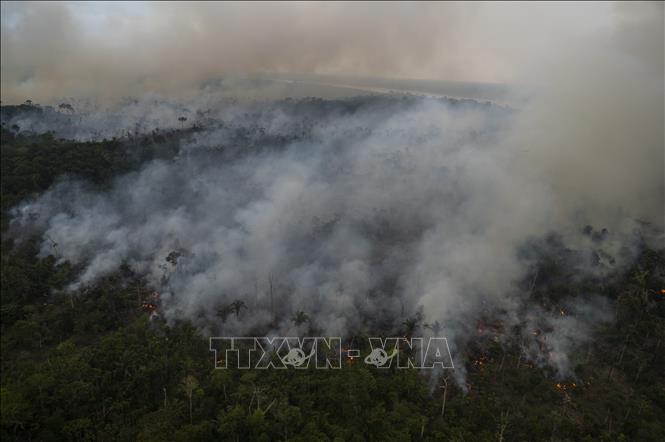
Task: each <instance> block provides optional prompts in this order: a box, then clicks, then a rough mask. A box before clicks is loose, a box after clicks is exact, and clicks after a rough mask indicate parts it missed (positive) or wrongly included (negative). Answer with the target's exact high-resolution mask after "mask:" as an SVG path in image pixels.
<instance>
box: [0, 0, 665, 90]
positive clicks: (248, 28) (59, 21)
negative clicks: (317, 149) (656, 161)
mask: <svg viewBox="0 0 665 442" xmlns="http://www.w3.org/2000/svg"><path fill="white" fill-rule="evenodd" d="M622 9H626V7H625V5H620V4H611V3H600V2H591V3H580V2H577V3H572V2H571V3H561V4H560V3H527V4H525V3H510V2H508V3H500V4H496V3H482V2H480V3H476V2H469V3H454V2H450V3H433V2H423V3H399V2H389V3H383V2H367V3H363V2H354V3H344V2H339V3H334V2H326V3H305V2H285V3H280V2H263V3H262V2H247V3H242V2H224V3H214V2H187V3H181V2H146V3H141V2H5V1H3V2H2V19H1V24H2V55H1V65H2V67H1V70H2V99H3V100H6V101H10V102H16V101H23V100H25V99H26V98H27V97H30V98H32V99H33V100H42V101H45V100H49V99H55V98H56V97H61V96H69V95H91V94H94V95H131V94H136V93H138V92H147V91H155V92H160V93H169V94H175V93H177V92H181V91H182V90H183V89H185V88H187V87H190V86H192V85H194V84H197V83H200V82H201V81H205V80H206V79H209V78H211V77H215V76H222V75H230V74H233V75H246V74H255V73H266V72H280V73H315V74H336V75H350V76H353V75H362V76H375V77H384V78H385V77H387V78H414V79H435V80H460V81H477V82H499V83H522V82H524V81H530V82H536V83H537V82H538V81H540V79H539V78H538V77H539V74H534V71H538V69H540V68H541V67H542V66H543V64H545V65H546V64H547V60H548V59H550V57H553V56H556V54H557V53H559V52H562V51H563V50H566V49H567V48H569V47H574V46H575V45H577V44H578V42H579V41H583V40H585V39H588V38H590V37H589V36H592V35H593V34H594V33H597V32H604V31H607V30H610V31H611V30H612V29H613V28H615V27H616V26H617V23H618V21H617V20H618V18H619V19H622V17H624V16H625V15H626V14H625V11H622ZM632 10H634V11H637V13H636V14H637V15H638V16H640V15H646V16H653V15H654V12H655V15H656V17H658V16H660V17H661V18H662V5H658V4H652V5H645V4H642V5H638V6H633V7H632ZM631 14H633V12H631ZM629 15H630V14H629ZM661 28H662V20H661Z"/></svg>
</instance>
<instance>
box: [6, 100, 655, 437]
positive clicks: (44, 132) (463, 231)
mask: <svg viewBox="0 0 665 442" xmlns="http://www.w3.org/2000/svg"><path fill="white" fill-rule="evenodd" d="M122 106H124V107H122ZM70 107H71V109H70V108H68V107H66V106H62V107H58V106H54V107H47V106H39V105H37V104H35V103H26V104H24V105H21V106H2V133H1V148H2V188H1V190H2V195H1V196H2V434H3V437H6V438H8V439H9V440H160V441H162V440H188V441H189V440H238V441H240V440H302V441H309V440H331V441H333V440H336V441H340V440H349V441H353V440H376V441H383V440H654V441H656V440H662V439H663V438H665V427H664V426H663V425H662V423H661V421H662V419H661V416H662V415H663V412H664V411H665V382H664V380H663V376H662V375H663V371H662V367H663V366H665V359H664V357H665V356H664V355H665V352H664V351H663V349H664V347H665V342H663V341H664V338H665V321H664V319H665V293H663V289H665V252H664V250H663V248H662V242H661V241H662V231H661V230H660V227H659V226H658V225H654V224H652V223H649V222H646V221H640V220H636V219H630V218H628V217H627V218H626V219H624V220H623V221H622V222H621V223H610V221H609V220H608V224H607V225H597V224H594V225H591V224H587V223H586V222H584V221H585V220H584V218H583V217H581V218H580V219H579V220H578V219H575V220H573V221H572V222H570V223H569V224H567V225H566V228H563V229H557V228H558V227H562V224H554V223H553V224H545V226H546V227H547V228H546V229H542V230H541V229H535V230H527V231H526V232H525V231H520V235H519V236H511V234H510V232H511V230H510V229H507V227H503V226H502V220H501V219H497V218H496V217H497V216H499V215H498V213H499V212H497V210H505V209H506V208H509V209H511V210H513V211H516V212H514V213H513V214H517V215H519V214H521V213H527V211H525V212H519V210H521V209H520V207H519V206H517V205H513V203H512V202H511V201H513V199H511V198H508V197H507V196H505V195H504V194H503V193H502V192H501V191H502V190H504V189H505V186H506V184H505V183H508V188H509V189H512V186H524V185H525V184H530V185H532V187H535V186H534V181H530V180H531V176H529V175H528V174H523V173H522V172H520V171H519V170H520V169H518V168H511V167H509V166H508V167H509V169H508V172H509V173H511V174H514V176H512V177H510V179H508V177H506V176H505V175H503V174H500V173H499V171H498V170H497V168H494V167H492V165H491V164H489V165H488V164H487V162H488V161H489V162H492V161H494V162H496V163H497V164H500V165H501V167H507V166H506V165H507V164H512V163H511V161H514V162H515V163H516V164H517V165H520V159H519V158H520V157H519V155H518V156H515V152H508V153H506V152H505V151H504V150H502V149H503V147H504V145H503V144H502V142H501V140H502V137H504V135H505V133H506V131H507V130H509V128H510V127H511V125H512V118H513V114H514V112H513V111H512V110H510V109H508V108H505V107H501V106H497V105H494V104H490V103H478V102H475V101H472V100H450V99H433V98H421V97H416V96H404V95H387V96H359V97H354V98H346V99H339V100H323V99H297V100H293V99H289V100H279V101H270V102H256V103H238V102H235V101H224V102H223V104H221V105H219V106H218V107H213V108H211V109H207V108H205V107H201V108H198V109H197V108H194V107H190V108H177V109H174V108H173V106H172V104H171V103H161V102H151V103H147V102H145V101H138V102H133V101H128V102H126V103H123V104H122V105H121V107H120V108H119V109H118V110H117V111H116V112H114V111H111V110H109V111H104V112H101V111H100V112H99V113H94V112H91V113H83V112H82V111H79V110H78V109H77V108H76V106H73V105H72V106H70ZM128 109H134V113H129V115H131V118H123V115H128V113H127V112H124V111H126V110H128ZM155 109H160V111H159V112H155ZM142 112H143V113H144V114H145V115H146V116H147V117H146V118H140V117H139V116H140V115H142ZM433 116H434V117H433ZM185 117H186V119H181V118H185ZM443 135H445V137H444V136H443ZM441 139H445V140H447V141H446V142H445V144H443V145H442V144H441V142H440V140H441ZM432 140H436V141H435V142H434V141H432ZM474 187H478V189H474ZM294 189H295V190H294ZM476 190H477V191H476ZM487 194H490V195H491V196H493V197H494V198H495V201H499V202H501V203H503V204H500V205H498V206H491V201H488V200H482V201H481V202H482V205H481V206H476V205H475V202H476V201H477V200H478V198H479V195H487ZM354 195H358V197H357V198H355V197H354ZM523 195H525V196H524V198H526V199H522V201H529V202H530V203H531V204H537V203H538V202H539V201H542V199H543V198H544V197H546V196H547V195H548V194H547V192H545V190H543V189H541V188H532V189H529V191H528V192H526V191H525V192H523ZM502 198H505V199H502ZM532 207H533V206H532ZM532 207H530V208H529V210H531V208H532ZM153 214H154V216H151V215H153ZM442 219H447V220H450V222H449V223H448V224H447V223H445V222H443V221H441V220H442ZM263 220H272V221H271V222H268V223H267V225H265V226H264V225H262V222H263ZM278 220H281V221H279V222H278ZM530 221H534V220H530ZM535 221H540V219H537V220H535ZM610 224H611V225H610ZM497 225H498V226H499V227H500V228H499V229H498V231H495V230H494V229H495V228H497ZM86 226H87V227H86ZM146 226H150V227H151V228H152V230H151V231H152V232H157V233H153V235H154V238H153V239H151V240H150V241H146V240H145V238H147V237H148V236H149V235H148V231H147V230H144V229H145V227H146ZM523 226H529V224H528V223H524V224H523V223H519V227H523ZM539 226H540V224H539ZM451 229H453V230H451ZM112 232H116V234H115V236H109V235H111V233H112ZM451 232H454V233H455V234H456V235H457V236H455V237H454V238H453V239H458V238H466V237H470V236H471V235H477V236H478V237H479V238H481V241H480V242H479V243H474V242H470V241H467V242H464V243H462V244H456V243H455V242H454V241H452V242H446V241H447V238H446V236H447V235H449V234H450V233H451ZM118 235H119V236H118ZM497 235H498V236H500V237H501V238H502V239H501V240H500V241H498V240H497V239H496V238H497ZM109 238H110V239H109ZM125 241H127V242H128V243H129V244H131V245H132V247H129V246H126V245H122V244H124V242H125ZM493 241H498V242H496V244H499V245H500V247H499V249H498V252H499V253H498V254H496V253H497V250H492V249H487V248H484V247H482V245H483V244H487V243H490V244H494V242H493ZM441 244H444V245H445V247H441ZM121 245H122V246H121ZM209 247H210V248H209ZM474 247H475V248H477V249H474ZM211 249H214V250H211ZM450 249H452V250H453V251H454V253H449V252H448V250H450ZM469 249H470V250H476V252H475V253H478V254H489V258H488V259H484V258H483V257H482V256H480V257H478V256H477V255H474V254H472V256H470V257H467V256H464V255H460V254H461V252H462V251H464V250H469ZM275 250H277V251H278V252H279V253H277V254H276V255H275V256H274V257H273V256H271V255H270V254H271V253H273V252H274V251H275ZM490 258H491V259H490ZM438 262H443V263H445V264H446V265H445V266H444V267H443V268H442V267H439V266H436V265H435V264H436V263H438ZM91 263H92V264H91ZM211 263H212V264H211ZM349 263H353V265H351V264H349ZM229 266H231V267H230V270H232V272H231V273H227V272H228V270H227V269H228V268H229ZM431 266H434V267H431ZM456 266H459V267H456ZM450 269H454V270H455V272H454V273H449V272H450V271H451V270H450ZM200 275H208V276H210V275H220V276H219V279H217V280H215V281H214V283H212V284H209V285H206V284H202V283H201V282H200V277H201V276H200ZM407 276H410V278H407ZM444 283H445V284H446V285H441V284H444ZM428 287H429V288H428ZM428 290H434V291H436V290H438V291H440V292H444V293H452V294H453V295H454V296H453V297H452V298H445V299H444V298H440V297H439V298H435V299H430V298H428V296H427V295H424V296H419V294H423V293H425V294H426V293H428ZM155 291H157V292H159V293H160V294H161V296H160V299H159V300H158V301H155V300H154V299H155V298H154V295H153V293H154V292H155ZM437 293H438V292H437ZM309 297H314V298H313V299H310V298H309ZM462 300H464V301H465V303H463V304H461V305H457V304H455V303H456V302H461V301H462ZM342 301H343V302H342ZM442 302H444V303H445V302H447V303H448V304H446V305H445V306H446V308H445V309H441V308H439V307H438V305H439V304H440V303H442ZM155 311H156V312H157V313H158V315H155V314H154V313H155ZM331 312H332V313H331ZM156 317H157V318H158V319H155V318H156ZM435 330H436V332H435ZM277 332H281V333H284V335H289V334H297V335H314V334H316V333H324V334H325V333H340V334H341V335H342V336H344V339H345V342H347V343H348V342H354V343H361V342H364V341H363V339H364V338H366V337H368V336H377V335H378V336H405V335H406V336H419V335H420V336H429V335H432V334H435V333H440V334H443V335H444V336H446V337H448V338H449V340H450V343H451V350H452V352H453V358H454V360H455V364H456V368H455V370H444V371H434V372H432V371H429V372H423V371H419V370H415V369H411V370H399V369H394V368H391V369H389V370H380V369H374V368H372V367H370V366H367V365H366V364H362V363H360V362H359V360H354V359H345V360H344V362H343V364H344V366H343V369H341V370H327V371H326V370H314V369H308V370H285V371H280V370H265V371H262V370H259V371H256V370H250V371H245V370H237V369H235V370H234V369H229V370H215V368H214V361H213V354H212V353H211V352H210V351H209V342H208V338H209V337H210V336H215V335H229V334H230V333H240V334H244V335H248V336H252V335H263V334H266V335H268V334H275V333H277ZM357 345H360V347H361V355H362V357H364V356H366V355H367V354H368V353H369V350H370V349H369V348H367V346H366V345H362V344H357ZM362 357H361V359H362Z"/></svg>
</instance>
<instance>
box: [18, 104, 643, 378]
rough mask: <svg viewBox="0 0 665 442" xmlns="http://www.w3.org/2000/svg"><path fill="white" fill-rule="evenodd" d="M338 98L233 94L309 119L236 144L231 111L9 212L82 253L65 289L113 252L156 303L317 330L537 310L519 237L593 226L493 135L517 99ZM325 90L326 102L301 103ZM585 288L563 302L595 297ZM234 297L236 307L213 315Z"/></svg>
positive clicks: (71, 256)
mask: <svg viewBox="0 0 665 442" xmlns="http://www.w3.org/2000/svg"><path fill="white" fill-rule="evenodd" d="M352 103H353V102H352V101H349V102H346V101H341V102H328V103H326V102H324V101H320V102H316V101H315V102H310V104H309V109H307V108H306V109H303V110H302V111H297V104H296V105H294V104H288V103H287V104H285V103H282V104H281V105H280V104H275V105H272V106H268V105H267V104H266V105H265V106H266V108H265V109H263V111H259V112H258V113H254V114H250V113H247V112H245V111H246V108H242V107H241V108H240V109H239V110H238V113H239V114H241V115H243V117H244V118H245V119H246V127H247V128H248V129H251V128H253V129H252V130H254V131H256V133H255V136H258V135H257V134H260V136H261V137H263V139H277V138H278V137H280V136H288V135H289V134H291V135H293V134H294V133H297V132H298V130H299V128H300V130H303V131H304V132H303V133H304V134H305V135H304V136H300V137H296V139H295V140H294V141H291V142H286V143H282V144H281V145H280V146H270V144H267V145H260V144H259V145H257V146H256V147H248V146H250V145H251V144H252V143H248V142H247V140H245V142H244V144H243V145H241V146H234V143H235V142H234V136H236V135H237V132H238V129H237V127H233V126H230V125H224V124H222V125H221V126H217V127H216V128H214V129H213V128H211V129H209V130H204V131H201V132H197V133H195V134H193V135H191V136H190V137H189V138H188V139H187V140H186V141H183V142H182V145H181V153H180V155H179V156H178V157H177V158H176V159H174V160H172V161H163V160H158V161H153V162H150V163H148V164H147V165H145V166H144V167H143V168H142V169H141V170H140V171H138V172H135V173H131V174H129V175H126V176H122V177H120V178H118V179H117V180H116V181H115V183H114V185H113V187H112V189H111V190H110V191H109V192H105V193H99V192H96V191H93V190H90V189H87V188H86V185H85V184H84V183H80V182H77V181H71V180H66V181H63V182H61V183H59V184H58V185H56V186H55V187H54V188H52V189H51V190H49V191H48V192H47V193H45V194H44V195H42V196H40V197H39V198H38V199H36V200H35V201H31V202H27V203H25V204H23V205H22V206H20V207H19V208H17V210H16V214H17V219H15V223H14V224H15V227H20V226H21V225H23V226H27V225H34V224H37V226H38V227H40V228H41V229H43V230H44V232H45V233H44V238H48V240H45V241H44V243H43V245H42V254H43V255H48V254H56V255H57V257H58V258H59V259H60V260H61V261H69V262H71V263H73V264H77V265H80V266H81V267H82V271H81V273H80V276H79V278H78V279H77V281H76V282H75V283H73V284H72V286H70V287H69V290H73V291H79V290H81V289H83V288H85V287H86V286H88V285H90V284H94V283H95V282H96V281H97V280H98V279H99V278H101V277H103V276H106V275H109V274H111V273H113V272H115V271H117V270H118V269H119V268H120V267H121V265H123V264H125V263H126V264H128V265H129V266H130V267H131V268H132V269H133V270H134V271H135V272H137V273H138V274H142V275H145V276H146V277H147V279H148V280H149V282H150V284H151V285H152V286H153V287H154V288H155V289H156V290H158V291H159V292H160V293H161V294H162V301H163V308H164V311H163V313H164V315H165V316H166V318H167V319H169V320H173V319H177V318H182V317H186V318H191V319H194V320H195V321H196V322H197V323H198V324H199V325H200V326H201V327H204V328H207V329H208V330H211V331H212V330H214V331H216V332H221V333H234V334H242V333H257V332H262V333H266V332H278V333H280V334H282V335H288V334H292V333H298V332H299V331H301V330H299V329H298V327H297V326H296V325H294V323H293V322H292V321H291V318H292V317H293V315H294V313H295V312H297V311H304V312H305V313H306V314H307V315H309V317H310V318H311V324H312V326H314V327H316V329H317V330H319V331H320V332H322V333H325V334H327V335H344V336H346V335H351V334H354V333H360V332H372V331H381V332H389V331H391V330H393V331H394V330H395V329H396V328H397V327H398V326H399V324H400V323H401V321H403V320H404V319H406V318H407V317H409V316H412V315H413V314H415V313H416V312H417V311H418V310H421V311H423V312H424V313H425V319H426V320H427V321H428V322H430V323H433V322H435V321H438V322H439V323H440V324H442V329H441V331H440V333H442V334H444V335H445V336H448V337H450V338H451V340H452V342H453V343H457V344H462V343H463V342H464V341H465V340H466V339H469V338H470V337H471V335H470V333H472V332H473V330H474V328H475V324H476V321H477V320H478V318H479V317H480V315H483V314H492V315H498V314H500V315H501V316H502V317H503V319H504V320H505V321H506V326H507V327H508V326H509V325H510V324H518V323H520V322H524V321H527V317H526V316H525V313H519V312H520V311H522V312H524V311H526V312H527V314H531V315H536V317H537V320H535V319H533V318H531V317H529V318H528V321H532V322H533V323H534V324H535V323H536V322H538V321H541V322H542V321H545V322H547V321H548V319H547V318H548V316H547V314H546V313H544V312H540V313H538V314H536V313H535V312H536V311H537V309H538V308H539V307H537V306H536V305H535V304H532V303H531V301H530V300H529V293H528V290H525V289H524V288H523V287H520V285H519V283H520V282H521V281H522V280H523V278H524V277H525V276H526V275H527V272H528V271H529V270H530V266H529V265H530V264H532V263H533V262H532V261H531V260H530V259H529V258H524V257H523V256H520V253H519V250H520V248H522V247H525V246H527V245H528V244H529V241H531V240H532V239H534V238H536V239H537V238H542V237H544V236H546V235H547V234H548V233H549V232H551V231H555V230H556V231H560V232H564V233H566V232H572V235H571V236H570V238H571V241H570V244H572V245H574V246H580V248H581V249H582V250H584V251H585V252H584V253H587V252H588V253H591V252H590V250H591V249H592V248H593V244H592V242H591V240H589V243H588V244H586V245H582V244H581V243H579V242H578V241H579V240H580V238H582V237H583V236H582V235H581V234H579V232H580V225H577V224H575V223H574V222H573V223H571V224H568V225H563V224H561V223H560V222H559V220H560V219H561V218H562V217H561V216H560V214H558V213H556V212H557V209H558V204H557V198H558V197H557V195H556V194H555V193H554V192H553V190H552V188H551V187H550V186H549V185H548V183H547V182H546V180H545V179H543V176H542V175H541V174H539V171H538V170H536V169H529V168H524V167H523V164H522V162H521V161H518V159H519V158H520V156H521V155H522V152H521V150H520V149H518V148H515V147H512V146H511V145H510V144H506V140H508V139H510V138H509V137H508V135H509V134H510V133H511V128H512V127H513V125H514V124H515V121H514V118H515V115H514V114H513V113H512V112H511V111H508V110H506V109H502V108H498V107H496V106H491V105H480V104H474V103H468V104H459V103H458V104H451V103H450V102H447V101H442V100H434V99H400V98H365V99H358V100H356V102H355V103H356V104H355V105H352ZM358 103H360V106H359V107H358V106H357V104H358ZM326 105H327V106H331V107H333V109H334V110H333V111H326V112H323V113H322V114H321V115H319V116H316V118H310V117H311V115H312V113H311V110H312V109H316V107H317V106H326ZM268 109H269V111H267V110H268ZM225 113H226V115H227V116H228V115H232V114H233V112H231V111H230V110H229V109H228V108H227V109H226V110H225ZM232 120H233V119H232ZM258 128H262V129H260V130H259V129H258ZM303 128H307V129H306V130H305V129H303ZM35 215H37V219H36V220H35V218H36V217H35ZM575 221H578V220H575ZM619 233H623V232H619ZM614 237H615V238H616V237H617V236H616V235H615V236H614ZM621 239H622V240H623V241H624V242H623V243H624V244H630V241H632V239H630V241H629V242H627V243H626V242H625V238H621ZM609 243H610V241H608V242H607V243H605V244H603V247H605V248H607V247H608V244H609ZM54 244H57V245H56V246H54ZM174 252H175V253H174ZM167 258H168V259H167ZM618 258H619V257H617V259H618ZM618 266H619V264H618V263H617V264H616V265H614V266H609V267H606V268H605V270H608V269H610V270H611V269H616V268H618ZM578 268H579V270H580V271H584V272H591V271H602V270H603V268H604V267H603V266H602V265H601V266H595V267H594V266H592V265H591V264H590V263H587V262H581V263H580V264H579V266H578ZM591 295H592V294H589V297H588V298H585V299H581V300H576V301H575V303H576V305H577V304H579V305H580V306H581V307H580V308H582V306H585V305H586V306H588V305H600V304H599V303H598V302H597V300H596V299H595V298H594V297H592V296H591ZM235 300H242V301H243V302H245V304H246V305H247V307H248V309H247V311H246V312H245V311H243V313H242V314H241V315H238V316H236V315H227V316H225V317H220V316H219V315H218V312H219V310H220V309H221V308H224V307H225V306H228V305H229V304H230V303H232V302H233V301H235ZM573 310H574V308H573ZM585 310H590V308H588V307H586V308H585ZM598 315H599V316H602V312H599V313H598ZM527 316H528V315H527ZM590 319H591V318H590V317H589V316H588V315H583V316H580V317H575V318H568V319H567V323H566V324H567V325H566V326H565V327H564V329H565V331H566V333H565V334H563V335H562V337H561V338H560V339H561V342H560V343H559V344H557V345H559V346H563V347H565V350H568V349H569V347H570V346H572V342H579V340H580V339H583V338H584V337H585V336H588V333H587V332H588V330H587V328H588V325H587V322H588V320H590ZM552 320H556V317H554V319H552ZM530 325H531V324H530ZM534 326H535V325H534ZM573 337H574V338H578V339H573ZM558 339H559V336H558V335H557V334H556V333H555V334H553V335H552V338H551V339H550V341H552V342H559V341H558ZM557 351H558V353H557V354H558V355H559V356H557V358H560V360H556V361H550V362H552V363H555V364H556V365H557V367H558V368H559V369H560V370H562V371H565V370H566V369H567V360H566V359H565V355H566V352H565V351H564V349H563V348H557Z"/></svg>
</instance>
